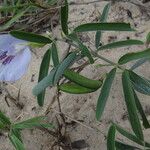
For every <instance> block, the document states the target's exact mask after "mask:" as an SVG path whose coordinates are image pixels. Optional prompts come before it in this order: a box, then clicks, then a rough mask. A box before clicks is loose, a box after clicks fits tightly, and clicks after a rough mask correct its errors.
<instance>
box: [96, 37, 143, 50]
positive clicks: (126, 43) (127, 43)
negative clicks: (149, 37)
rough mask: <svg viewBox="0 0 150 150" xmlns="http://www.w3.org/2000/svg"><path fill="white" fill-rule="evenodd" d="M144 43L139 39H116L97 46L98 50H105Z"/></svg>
mask: <svg viewBox="0 0 150 150" xmlns="http://www.w3.org/2000/svg"><path fill="white" fill-rule="evenodd" d="M143 44H144V43H143V42H142V41H140V40H125V41H117V42H113V43H109V44H107V45H103V46H101V47H99V48H98V51H99V50H105V49H112V48H120V47H125V46H132V45H143Z"/></svg>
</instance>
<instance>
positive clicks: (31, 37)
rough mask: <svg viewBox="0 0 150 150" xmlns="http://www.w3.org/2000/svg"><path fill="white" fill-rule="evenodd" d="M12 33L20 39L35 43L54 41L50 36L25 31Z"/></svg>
mask: <svg viewBox="0 0 150 150" xmlns="http://www.w3.org/2000/svg"><path fill="white" fill-rule="evenodd" d="M10 34H11V35H12V36H14V37H16V38H18V39H21V40H25V41H29V42H34V43H40V44H49V43H51V42H52V40H51V39H50V38H48V37H45V36H42V35H38V34H34V33H29V32H24V31H10Z"/></svg>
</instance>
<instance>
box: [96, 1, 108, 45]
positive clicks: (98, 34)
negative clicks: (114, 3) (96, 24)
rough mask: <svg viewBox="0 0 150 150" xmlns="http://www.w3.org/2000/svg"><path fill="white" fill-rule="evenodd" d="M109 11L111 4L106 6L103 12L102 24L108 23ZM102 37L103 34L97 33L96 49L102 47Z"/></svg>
mask: <svg viewBox="0 0 150 150" xmlns="http://www.w3.org/2000/svg"><path fill="white" fill-rule="evenodd" d="M109 9H110V3H108V4H106V5H105V7H104V9H103V12H102V15H101V16H100V22H106V20H107V17H108V12H109ZM101 37H102V32H101V31H97V32H96V35H95V47H96V48H98V47H99V45H100V41H101Z"/></svg>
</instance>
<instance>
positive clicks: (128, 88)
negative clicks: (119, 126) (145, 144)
mask: <svg viewBox="0 0 150 150" xmlns="http://www.w3.org/2000/svg"><path fill="white" fill-rule="evenodd" d="M122 85H123V91H124V97H125V102H126V106H127V110H128V114H129V120H130V123H131V126H132V129H133V131H134V133H135V134H136V136H137V137H138V138H139V139H141V140H144V137H143V132H142V127H141V124H140V120H139V118H138V112H137V107H136V103H135V98H134V93H133V89H132V84H131V81H130V76H129V72H128V71H127V70H125V71H124V72H123V74H122Z"/></svg>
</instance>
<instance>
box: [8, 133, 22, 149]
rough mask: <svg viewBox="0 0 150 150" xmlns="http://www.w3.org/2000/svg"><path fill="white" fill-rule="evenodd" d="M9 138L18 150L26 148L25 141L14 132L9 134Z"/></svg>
mask: <svg viewBox="0 0 150 150" xmlns="http://www.w3.org/2000/svg"><path fill="white" fill-rule="evenodd" d="M9 139H10V141H11V142H12V144H13V145H14V147H15V148H16V150H25V147H24V145H23V143H22V142H21V141H20V140H19V139H18V138H17V137H16V136H15V135H14V134H11V135H9Z"/></svg>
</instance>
